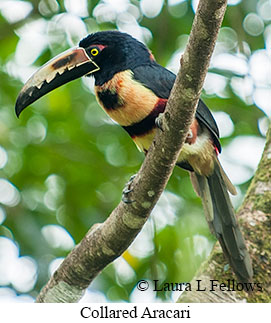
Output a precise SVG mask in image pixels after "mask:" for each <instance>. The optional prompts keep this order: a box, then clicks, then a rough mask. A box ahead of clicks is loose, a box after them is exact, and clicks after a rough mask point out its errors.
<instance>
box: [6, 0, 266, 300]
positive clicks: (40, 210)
mask: <svg viewBox="0 0 271 323" xmlns="http://www.w3.org/2000/svg"><path fill="white" fill-rule="evenodd" d="M196 6H197V1H185V0H168V1H163V0H158V1H152V0H141V1H136V0H135V1H133V0H131V1H129V0H116V1H113V0H101V1H86V0H65V1H56V0H41V1H38V0H37V1H5V0H1V1H0V302H4V301H8V302H33V300H34V298H35V297H36V296H37V294H38V292H39V290H40V289H41V287H42V286H43V285H44V284H45V283H46V282H47V280H48V278H49V277H50V275H51V274H52V272H53V271H54V270H55V269H56V268H57V266H58V265H59V264H60V262H61V261H62V259H63V257H65V256H66V255H67V253H68V252H69V251H70V250H71V249H72V248H73V246H74V245H75V244H76V243H78V242H79V241H80V240H81V239H82V238H83V236H84V235H85V233H86V232H87V230H88V229H89V228H90V226H92V225H93V224H94V223H97V222H103V221H104V220H105V219H106V217H107V216H108V215H109V214H110V212H111V211H112V210H113V209H114V207H115V206H116V205H117V204H118V203H119V201H120V199H121V192H122V189H123V187H124V185H125V183H126V182H127V180H128V179H129V177H130V176H131V175H132V174H134V173H136V172H137V171H138V169H139V167H140V165H141V163H142V160H143V156H142V154H141V153H140V152H139V151H138V150H137V149H136V147H135V145H134V144H133V142H132V141H131V140H130V138H129V137H128V135H127V134H126V133H125V132H124V131H123V130H122V129H121V128H120V127H118V126H117V125H115V124H114V123H113V122H112V121H111V120H110V119H109V118H108V117H107V116H106V115H105V113H104V112H103V111H102V110H101V109H100V108H99V106H98V104H97V103H96V100H95V97H94V95H93V80H92V79H90V78H85V79H84V78H83V79H80V80H76V81H74V82H71V83H70V84H67V85H65V86H63V87H61V88H59V89H57V90H55V91H53V92H52V93H50V94H49V95H47V96H45V97H44V98H42V99H41V100H39V101H37V102H36V103H35V104H34V105H32V108H28V109H26V110H25V111H24V112H23V113H22V115H21V117H20V119H17V118H16V116H15V113H14V104H15V101H16V97H17V95H18V92H19V91H20V89H21V87H22V85H23V83H24V82H25V81H26V80H27V79H28V78H29V77H30V75H31V74H32V73H33V72H34V71H35V70H36V69H37V68H38V67H39V66H41V65H42V64H43V63H45V62H46V61H47V60H49V59H50V58H51V57H53V56H55V55H57V54H58V53H61V52H62V51H64V50H66V49H67V48H70V47H72V46H75V45H76V44H77V43H78V42H79V40H80V39H81V38H83V37H84V36H85V35H87V34H88V33H92V32H95V31H98V30H107V29H116V28H117V29H119V30H121V31H125V32H128V33H130V34H132V35H133V36H134V37H136V38H138V39H140V40H141V41H143V42H145V43H146V44H147V45H148V46H149V47H150V49H151V50H152V51H153V54H154V55H155V57H156V59H157V61H158V62H159V63H160V64H161V65H163V66H166V67H168V68H169V69H171V70H173V71H174V72H177V70H178V67H179V59H180V56H181V53H182V51H183V50H184V47H185V44H186V42H187V38H188V34H189V31H190V29H191V25H192V21H193V17H194V12H195V8H196ZM270 22H271V1H270V0H260V1H256V0H246V1H240V0H230V1H229V6H228V10H227V13H226V16H225V19H224V22H223V27H222V29H221V31H220V34H219V39H218V43H217V46H216V49H215V53H214V56H213V59H212V63H211V66H210V71H209V73H208V76H207V78H206V82H205V86H204V91H203V93H202V98H203V100H204V101H205V102H206V103H207V105H208V106H209V108H210V109H211V110H212V111H213V112H214V116H215V118H216V120H217V123H218V125H219V128H220V131H221V137H222V138H221V141H222V145H223V152H222V155H221V161H222V164H223V165H224V167H225V169H226V171H227V173H228V174H229V177H230V178H231V179H232V180H233V182H234V184H236V185H237V188H238V192H239V194H238V196H237V197H235V198H234V199H233V203H234V205H235V207H238V206H239V205H240V203H241V201H242V198H243V194H244V193H245V192H246V189H247V187H248V184H249V181H250V180H251V177H252V176H253V173H254V171H255V169H256V166H257V163H258V161H259V159H260V156H261V152H262V149H263V145H264V142H265V139H264V136H265V133H266V129H267V126H268V122H269V121H268V116H270V114H271V94H270V93H271V91H270V85H271V78H270V75H271V67H270V57H271V24H270ZM199 59H200V58H199ZM214 241H215V240H214V238H213V237H212V236H211V234H210V233H209V230H208V227H207V225H206V223H205V219H204V216H203V210H202V207H201V202H200V200H199V199H198V198H197V197H196V195H195V193H194V192H193V189H192V187H191V184H190V180H189V175H188V173H187V172H185V171H182V170H180V169H175V171H174V174H173V176H172V178H171V179H170V181H169V183H168V185H167V189H166V191H165V192H164V194H163V195H162V197H161V199H160V201H159V203H158V205H157V206H156V208H155V210H154V211H153V213H152V216H151V218H150V219H149V220H148V222H147V223H146V225H145V227H144V229H143V230H142V232H141V233H140V234H139V236H138V237H137V239H136V240H135V242H134V243H133V244H132V246H131V247H130V248H129V249H128V251H126V252H125V253H124V255H123V256H122V257H120V258H119V259H117V260H116V261H115V262H114V263H113V264H111V265H109V266H108V267H107V268H106V269H105V270H104V271H103V272H102V273H101V274H100V275H99V276H98V277H97V278H96V279H95V281H94V282H93V284H92V285H91V286H90V287H89V289H88V291H87V293H86V295H85V296H84V299H83V301H90V302H94V301H96V302H99V301H105V302H107V301H130V302H140V301H149V302H153V301H157V300H158V301H159V300H163V301H172V300H173V301H174V300H175V299H176V297H177V296H178V294H179V293H178V292H173V293H172V292H158V293H155V292H153V291H151V290H149V291H146V292H139V291H137V289H136V288H135V286H136V282H137V281H139V280H140V279H147V280H149V281H150V283H151V281H152V280H153V279H159V282H160V283H161V284H162V283H163V282H188V281H190V279H191V278H192V277H193V275H194V274H195V272H196V270H197V269H198V267H199V265H200V264H201V262H202V261H203V260H204V259H206V257H207V256H208V254H209V252H210V250H211V248H212V245H213V243H214Z"/></svg>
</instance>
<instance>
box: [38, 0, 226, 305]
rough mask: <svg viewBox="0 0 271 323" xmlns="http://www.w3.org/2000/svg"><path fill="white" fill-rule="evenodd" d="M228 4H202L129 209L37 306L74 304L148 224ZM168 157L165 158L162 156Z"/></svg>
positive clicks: (88, 240)
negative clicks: (51, 303)
mask: <svg viewBox="0 0 271 323" xmlns="http://www.w3.org/2000/svg"><path fill="white" fill-rule="evenodd" d="M226 5H227V1H226V0H208V1H207V0H201V1H200V2H199V6H198V10H197V12H196V16H195V19H194V23H193V26H192V31H191V34H190V38H189V42H188V45H187V47H186V50H185V53H184V55H183V57H182V59H181V64H182V68H181V71H179V73H178V75H177V78H176V81H175V84H174V87H173V89H172V91H171V95H170V97H169V100H168V104H167V107H166V110H165V113H164V115H163V118H162V124H163V129H164V131H163V132H161V131H158V132H157V134H156V136H155V139H154V141H153V143H152V146H151V148H150V149H149V152H148V155H147V157H146V159H145V161H144V163H143V164H142V167H141V169H140V171H139V173H138V174H137V176H136V178H135V179H134V181H133V192H132V197H131V199H132V200H133V201H134V202H133V203H131V204H128V205H127V204H124V203H123V202H121V203H120V204H119V205H118V206H117V207H116V209H115V210H114V211H113V212H112V213H111V215H110V216H109V217H108V219H107V220H106V221H105V222H104V223H102V224H96V225H94V226H93V227H92V228H91V229H90V230H89V232H88V233H87V234H86V236H85V237H84V238H83V240H82V241H81V242H80V243H79V244H78V245H77V246H76V247H75V248H74V249H73V250H72V251H71V252H70V254H69V255H68V256H67V257H66V259H65V260H64V261H63V263H62V264H61V266H60V267H59V269H58V270H57V271H56V272H55V273H54V275H53V276H52V277H51V279H50V280H49V282H48V283H47V285H46V286H45V287H44V288H43V289H42V291H41V292H40V294H39V295H38V297H37V302H76V301H78V300H79V299H80V298H81V296H82V295H83V293H84V291H85V289H86V288H87V287H88V286H89V284H90V283H91V282H92V280H93V279H94V277H95V276H97V275H98V274H99V272H100V271H101V270H102V269H103V268H104V267H105V266H107V265H108V264H109V263H110V262H112V261H113V260H114V259H116V258H117V257H118V256H120V255H121V254H122V253H123V252H124V251H125V250H126V249H127V248H128V246H129V245H130V244H131V242H132V241H133V240H134V238H135V237H136V235H137V234H138V233H139V232H140V230H141V229H142V227H143V225H144V223H145V222H146V221H147V219H148V216H149V215H150V212H151V211H152V209H153V207H154V206H155V204H156V202H157V200H158V199H159V197H160V195H161V193H162V192H163V190H164V188H165V186H166V184H167V181H168V179H169V177H170V175H171V173H172V171H173V168H174V165H175V162H176V160H177V157H178V155H179V152H180V150H181V147H182V145H183V143H184V141H185V139H186V136H187V133H188V130H189V127H190V125H191V123H192V120H193V117H194V114H195V110H196V105H197V102H198V99H199V96H200V93H201V90H202V86H203V82H204V79H205V76H206V73H207V70H208V66H209V62H210V58H211V55H212V52H213V49H214V45H215V41H216V38H217V34H218V31H219V28H220V26H221V23H222V20H223V17H224V13H225V10H226ZM165 152H166V153H165Z"/></svg>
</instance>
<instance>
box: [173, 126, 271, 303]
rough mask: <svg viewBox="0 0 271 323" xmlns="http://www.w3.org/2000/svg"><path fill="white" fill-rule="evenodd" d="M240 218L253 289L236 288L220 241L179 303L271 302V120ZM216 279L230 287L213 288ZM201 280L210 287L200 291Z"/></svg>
mask: <svg viewBox="0 0 271 323" xmlns="http://www.w3.org/2000/svg"><path fill="white" fill-rule="evenodd" d="M237 217H238V218H239V221H240V223H241V227H242V231H243V232H244V234H245V237H246V242H247V246H248V249H249V253H250V255H251V258H252V263H253V269H254V277H253V282H252V284H253V292H252V293H249V294H247V293H244V292H243V291H238V290H236V289H237V288H236V287H237V285H236V282H234V281H233V280H232V275H231V269H230V268H229V269H228V270H226V271H225V268H224V262H223V252H222V250H221V248H220V246H219V245H218V244H217V245H216V246H215V248H214V250H213V252H212V253H211V255H210V257H209V259H208V260H207V261H206V262H205V263H204V264H202V266H201V268H200V269H199V272H198V275H196V277H195V278H194V279H193V281H192V282H191V284H192V287H191V292H190V291H189V292H185V293H183V294H182V295H181V297H180V298H179V299H178V302H184V303H188V302H193V303H197V302H201V303H202V302H208V303H210V302H215V303H221V302H227V303H229V302H244V301H247V302H252V303H254V302H268V303H270V302H271V297H270V290H271V235H270V232H271V123H270V125H269V130H268V133H267V137H266V144H265V148H264V151H263V154H262V158H261V161H260V163H259V166H258V169H257V171H256V173H255V175H254V177H253V180H252V182H251V184H250V186H249V189H248V191H247V193H246V196H245V199H244V201H243V203H242V205H241V207H240V208H239V210H238V213H237ZM214 279H215V280H218V281H219V282H216V284H221V283H226V285H228V280H230V284H229V287H230V290H228V288H224V289H225V290H224V291H222V290H220V288H219V287H215V288H213V289H214V290H213V291H212V290H210V289H212V288H210V287H211V285H210V284H211V283H210V282H211V281H212V280H214ZM198 281H201V286H202V288H201V289H204V287H206V291H200V292H199V291H198V290H197V285H198ZM234 289H235V290H234Z"/></svg>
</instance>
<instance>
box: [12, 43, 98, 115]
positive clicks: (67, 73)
mask: <svg viewBox="0 0 271 323" xmlns="http://www.w3.org/2000/svg"><path fill="white" fill-rule="evenodd" d="M99 69H100V68H99V66H98V65H97V64H96V63H95V62H94V61H93V60H91V58H90V57H89V56H88V54H87V53H86V50H85V49H84V48H82V47H76V48H72V49H69V50H67V51H66V52H64V53H62V54H60V55H58V56H56V57H55V58H53V59H51V60H50V61H49V62H48V63H46V64H45V65H43V66H42V67H41V68H40V69H38V70H37V72H35V73H34V74H33V75H32V76H31V77H30V79H29V80H28V81H27V82H26V83H25V85H24V86H23V88H22V90H21V91H20V93H19V95H18V98H17V100H16V105H15V111H16V115H17V117H19V115H20V113H21V112H22V111H23V110H24V109H25V108H26V107H27V106H28V105H30V104H31V103H33V102H35V101H36V100H38V99H39V98H41V97H42V96H44V95H45V94H47V93H48V92H51V91H52V90H54V89H56V88H57V87H59V86H61V85H63V84H65V83H68V82H70V81H72V80H75V79H77V78H79V77H81V76H84V75H87V74H91V73H94V72H97V71H98V70H99Z"/></svg>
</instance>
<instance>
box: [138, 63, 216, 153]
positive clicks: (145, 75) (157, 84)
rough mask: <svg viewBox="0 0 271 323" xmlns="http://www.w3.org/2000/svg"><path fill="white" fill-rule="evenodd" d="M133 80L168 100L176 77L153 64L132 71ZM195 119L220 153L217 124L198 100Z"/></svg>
mask: <svg viewBox="0 0 271 323" xmlns="http://www.w3.org/2000/svg"><path fill="white" fill-rule="evenodd" d="M133 73H134V79H135V80H137V81H139V82H140V83H142V84H144V85H145V86H146V87H147V88H149V89H150V90H152V91H153V92H154V93H155V95H157V96H158V97H159V98H161V99H168V97H169V94H170V91H171V89H172V87H173V84H174V82H175V78H176V75H175V74H174V73H172V72H170V71H169V70H167V69H166V68H164V67H162V66H161V65H159V64H157V63H156V62H153V63H152V64H149V65H141V66H138V67H136V68H134V69H133ZM196 118H197V119H198V120H199V121H200V122H201V123H203V124H204V125H205V126H206V127H207V128H208V129H209V130H210V132H211V134H212V136H213V140H214V143H215V146H216V147H217V149H218V150H219V152H221V145H220V142H219V130H218V128H217V124H216V122H215V120H214V118H213V116H212V114H211V112H210V110H209V109H208V107H207V106H206V105H205V104H204V102H203V101H202V100H201V99H200V100H199V103H198V106H197V111H196Z"/></svg>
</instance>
